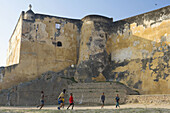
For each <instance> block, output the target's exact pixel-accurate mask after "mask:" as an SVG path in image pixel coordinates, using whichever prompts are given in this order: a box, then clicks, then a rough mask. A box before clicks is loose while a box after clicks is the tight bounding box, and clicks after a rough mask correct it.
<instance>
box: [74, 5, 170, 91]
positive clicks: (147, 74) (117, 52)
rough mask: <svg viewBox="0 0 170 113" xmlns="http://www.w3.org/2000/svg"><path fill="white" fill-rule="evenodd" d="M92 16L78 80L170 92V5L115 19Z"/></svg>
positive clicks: (85, 32) (84, 38)
mask: <svg viewBox="0 0 170 113" xmlns="http://www.w3.org/2000/svg"><path fill="white" fill-rule="evenodd" d="M89 18H90V17H89ZM89 18H88V20H87V21H85V22H84V23H83V26H82V31H83V32H82V33H81V43H80V58H79V63H78V67H77V73H76V75H77V76H76V77H75V78H76V79H77V80H79V81H82V82H91V81H119V82H122V83H124V84H126V85H127V86H129V87H131V88H134V89H137V90H138V91H139V92H140V93H141V94H164V93H166V94H169V93H170V90H167V89H170V85H169V84H170V82H169V79H170V76H169V74H170V68H169V63H170V60H169V59H170V58H169V56H170V42H169V38H170V7H169V6H168V7H165V8H162V9H159V10H155V11H152V12H148V13H145V14H141V15H138V16H135V17H131V18H128V19H124V20H120V21H117V22H112V23H111V22H110V21H107V22H106V21H103V20H101V19H89ZM96 18H101V17H96ZM106 19H107V20H108V18H106ZM91 20H92V21H91ZM99 20H101V21H99ZM83 21H84V19H83Z"/></svg>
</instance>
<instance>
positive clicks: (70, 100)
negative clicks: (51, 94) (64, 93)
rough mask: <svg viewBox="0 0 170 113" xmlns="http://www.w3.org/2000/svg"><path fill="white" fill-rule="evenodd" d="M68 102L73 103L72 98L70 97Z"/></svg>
mask: <svg viewBox="0 0 170 113" xmlns="http://www.w3.org/2000/svg"><path fill="white" fill-rule="evenodd" d="M69 102H70V104H71V103H73V97H72V96H70V98H69Z"/></svg>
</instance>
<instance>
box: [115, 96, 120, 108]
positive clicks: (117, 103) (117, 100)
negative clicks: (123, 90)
mask: <svg viewBox="0 0 170 113" xmlns="http://www.w3.org/2000/svg"><path fill="white" fill-rule="evenodd" d="M115 100H116V108H117V107H119V108H120V106H119V101H120V98H119V95H118V94H117V96H116V98H115Z"/></svg>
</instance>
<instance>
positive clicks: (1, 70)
mask: <svg viewBox="0 0 170 113" xmlns="http://www.w3.org/2000/svg"><path fill="white" fill-rule="evenodd" d="M4 76H5V67H0V82H2V81H3V78H4Z"/></svg>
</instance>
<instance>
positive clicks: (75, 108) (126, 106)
mask: <svg viewBox="0 0 170 113" xmlns="http://www.w3.org/2000/svg"><path fill="white" fill-rule="evenodd" d="M67 106H68V105H65V108H62V109H66V108H67ZM57 107H58V106H47V105H45V106H44V107H43V109H44V110H57ZM70 108H71V107H70ZM125 108H145V109H147V108H164V109H170V105H167V104H166V105H152V104H150V105H146V104H124V105H120V108H118V109H125ZM4 109H17V110H19V109H22V110H23V109H37V108H36V106H0V110H4ZM85 109H101V106H76V105H75V107H74V110H85ZM102 109H116V108H115V106H114V105H113V106H111V105H109V106H105V107H104V108H102Z"/></svg>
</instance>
